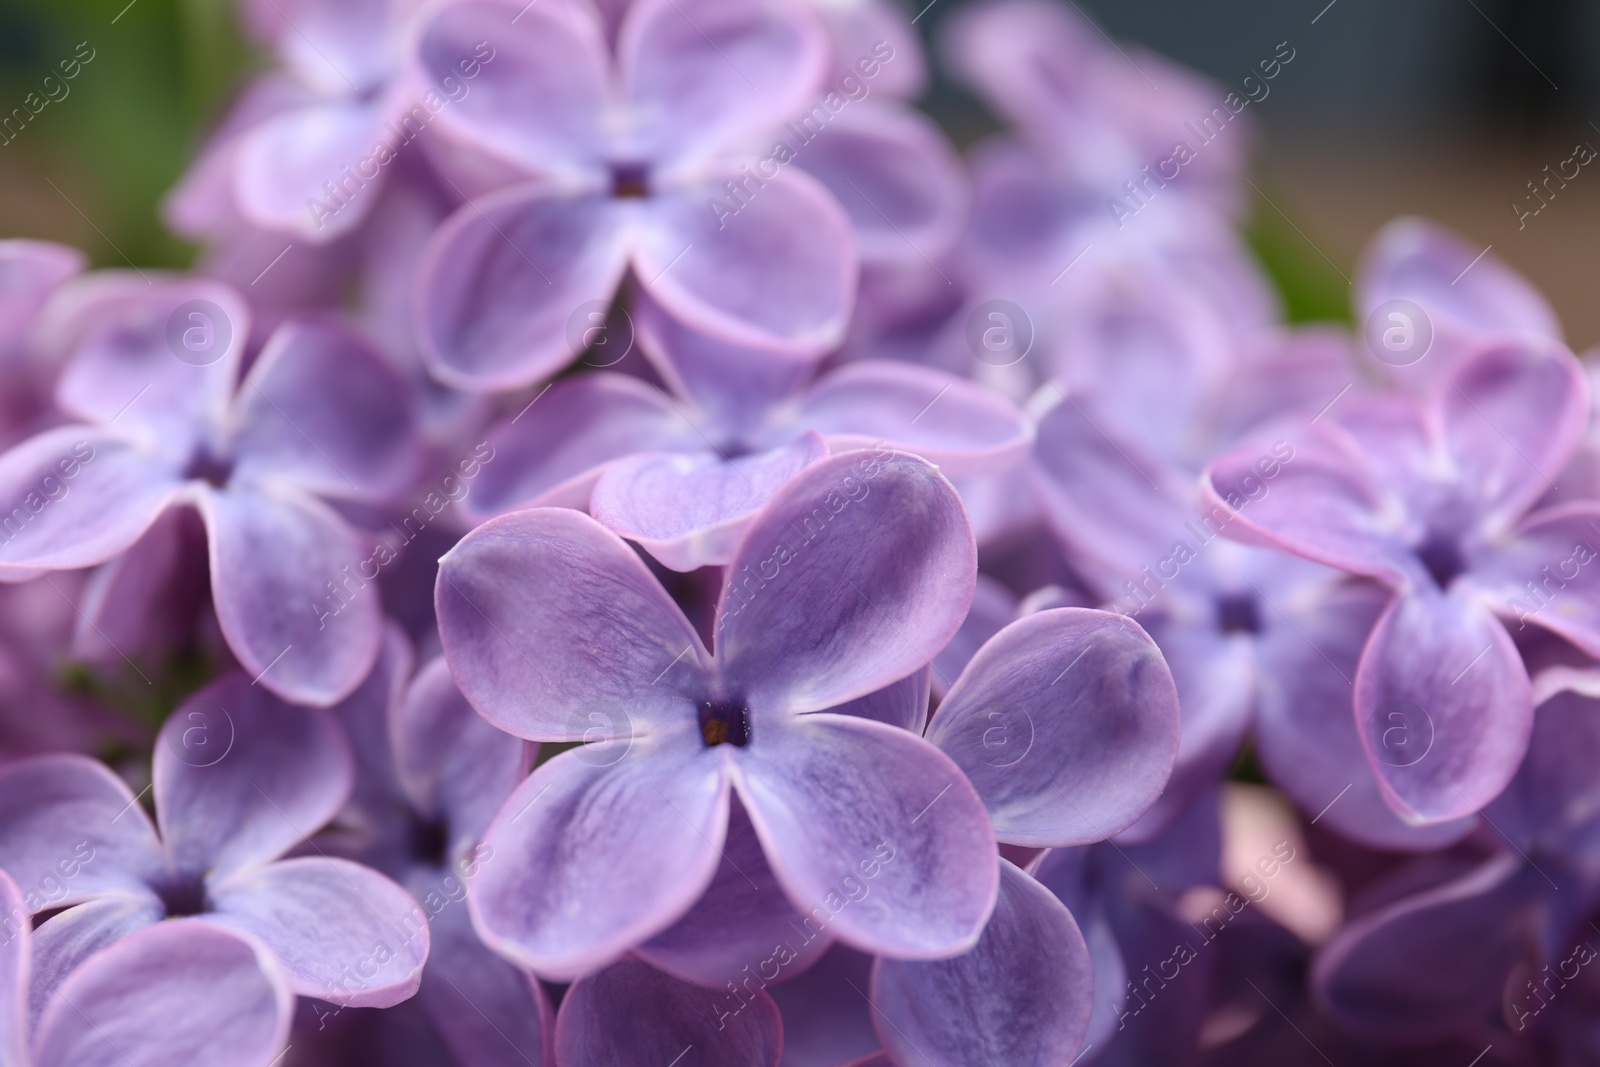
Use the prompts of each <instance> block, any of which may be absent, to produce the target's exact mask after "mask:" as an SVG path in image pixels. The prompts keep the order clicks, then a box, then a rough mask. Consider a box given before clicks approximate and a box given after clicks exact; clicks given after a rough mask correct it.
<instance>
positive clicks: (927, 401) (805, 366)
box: [465, 308, 1032, 571]
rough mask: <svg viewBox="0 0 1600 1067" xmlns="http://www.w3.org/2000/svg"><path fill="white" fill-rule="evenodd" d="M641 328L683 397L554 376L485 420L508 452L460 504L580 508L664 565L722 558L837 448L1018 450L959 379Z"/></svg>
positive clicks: (1007, 430) (1014, 423) (1024, 427)
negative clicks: (787, 486)
mask: <svg viewBox="0 0 1600 1067" xmlns="http://www.w3.org/2000/svg"><path fill="white" fill-rule="evenodd" d="M639 324H640V326H639V329H640V338H641V340H642V342H643V347H644V349H645V351H646V352H648V353H652V354H653V359H652V362H653V363H654V365H655V366H656V367H658V368H659V369H660V371H661V373H662V376H663V377H664V378H666V379H667V381H668V382H669V383H671V385H672V388H673V391H674V392H675V393H676V394H677V396H678V398H679V399H674V397H673V396H672V395H669V394H666V393H663V392H660V391H658V390H656V389H653V388H651V387H650V386H648V385H645V384H644V383H642V382H639V381H637V380H635V379H632V378H626V377H623V376H621V375H617V374H611V373H598V374H586V375H579V376H576V377H574V378H571V379H567V380H565V381H562V382H559V383H557V384H555V385H554V386H552V387H551V388H550V394H549V395H548V396H544V397H541V398H540V399H539V400H538V401H537V402H536V405H535V406H532V407H529V408H524V409H523V410H522V411H520V412H518V413H516V414H515V415H513V416H512V417H511V418H510V419H509V420H507V421H504V422H502V423H500V424H499V425H498V426H497V427H495V428H494V429H493V430H491V431H490V433H489V435H488V440H489V442H490V443H491V444H492V445H493V447H494V448H495V449H496V452H497V454H504V456H505V460H504V461H503V462H501V463H500V464H499V465H498V466H496V467H494V468H493V469H490V470H486V471H485V472H484V477H483V480H482V482H481V483H480V485H479V487H478V488H477V490H476V492H475V493H474V494H473V496H472V497H471V498H470V499H469V500H468V502H467V504H466V509H465V510H466V511H467V512H468V514H469V515H470V516H472V517H476V518H487V517H489V516H491V515H495V514H502V513H504V512H506V511H509V510H511V509H513V508H519V507H528V506H539V505H551V504H557V505H565V506H572V507H580V508H584V509H586V510H588V511H589V512H590V514H592V515H593V516H594V517H595V518H596V519H598V520H599V521H600V522H601V523H602V524H603V525H604V526H606V527H607V528H609V529H611V530H612V531H614V532H615V533H617V534H619V535H621V536H622V537H625V538H627V539H629V540H631V541H635V542H637V543H638V544H639V545H641V546H642V547H643V548H644V549H645V550H646V551H647V552H649V553H650V554H651V555H652V556H654V557H655V558H656V559H657V560H659V561H660V562H661V563H662V564H663V565H665V566H667V567H671V568H672V569H674V570H684V571H688V570H694V569H695V568H697V567H702V566H707V565H721V564H725V563H727V562H728V561H729V559H731V558H732V555H733V552H734V549H735V548H736V546H737V545H738V542H739V538H740V536H741V535H742V534H743V532H744V530H745V529H746V527H747V526H748V525H749V523H750V521H751V519H752V517H753V516H754V515H755V514H756V512H757V511H758V510H759V509H760V508H761V507H762V506H763V505H764V504H765V503H766V502H767V501H768V500H769V499H770V498H771V497H772V494H773V493H775V492H777V491H778V489H779V487H781V486H782V485H783V484H784V483H785V482H786V481H787V480H788V479H790V478H792V477H794V475H795V474H796V473H798V472H799V471H800V470H802V469H803V468H805V467H807V466H809V465H811V464H813V463H816V462H817V461H819V460H821V459H822V458H823V457H824V456H826V455H828V453H829V452H830V451H833V452H838V451H841V450H847V449H851V448H860V447H863V446H867V445H872V444H879V443H881V444H884V445H887V446H889V447H894V448H900V449H903V450H905V451H908V452H914V453H917V454H918V455H921V456H923V457H925V458H927V459H929V460H931V461H933V462H935V463H938V464H939V465H940V468H941V470H943V471H944V472H946V473H947V474H950V475H953V476H955V475H964V474H977V473H987V472H992V471H997V470H1003V469H1004V468H1005V467H1006V466H1007V465H1015V464H1016V463H1017V461H1018V460H1020V459H1021V458H1022V456H1023V455H1024V453H1025V449H1026V448H1027V445H1028V442H1029V441H1030V439H1031V436H1032V428H1031V427H1030V426H1029V424H1028V422H1027V420H1026V419H1025V418H1024V417H1023V416H1022V414H1021V413H1020V412H1018V411H1017V410H1015V409H1014V408H1012V407H1011V406H1010V405H1009V404H1007V403H1005V402H1004V401H1003V400H1001V399H999V398H997V397H994V396H992V395H990V394H989V393H987V392H985V391H984V390H981V389H979V388H978V387H976V386H973V385H971V384H969V383H967V382H964V381H962V380H961V379H959V378H953V377H950V376H948V375H945V374H940V373H938V372H935V371H931V370H924V369H921V368H914V367H910V366H907V365H904V364H897V363H887V362H867V361H863V362H859V363H852V364H849V365H847V366H844V367H841V368H839V369H837V370H834V371H831V372H829V373H826V374H823V375H821V376H820V377H817V378H816V379H814V380H812V381H810V382H807V381H806V379H807V377H808V376H809V375H810V373H811V365H810V364H809V362H797V361H782V360H775V359H773V358H771V357H769V356H767V355H766V354H765V353H761V352H753V351H751V350H748V349H742V348H737V347H734V346H730V345H725V344H718V343H716V342H714V341H712V340H710V339H709V338H706V337H703V336H698V335H694V334H691V333H689V332H688V331H686V330H683V329H682V328H681V327H678V326H676V325H675V324H674V323H673V322H672V321H671V320H669V319H667V318H666V317H665V316H663V315H661V314H659V313H658V312H653V311H651V310H650V309H649V308H645V309H641V311H640V315H639Z"/></svg>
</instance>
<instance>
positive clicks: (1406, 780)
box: [1355, 593, 1533, 823]
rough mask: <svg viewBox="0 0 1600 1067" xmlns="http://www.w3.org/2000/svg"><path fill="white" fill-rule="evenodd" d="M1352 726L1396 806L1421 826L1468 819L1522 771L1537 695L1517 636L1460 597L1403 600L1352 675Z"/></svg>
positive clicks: (1376, 630)
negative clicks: (1519, 770)
mask: <svg viewBox="0 0 1600 1067" xmlns="http://www.w3.org/2000/svg"><path fill="white" fill-rule="evenodd" d="M1355 712H1356V726H1357V728H1358V729H1359V730H1360V732H1361V742H1362V745H1363V746H1364V747H1365V748H1366V750H1367V759H1368V761H1369V762H1370V763H1371V764H1372V769H1373V770H1374V771H1376V772H1377V775H1378V783H1379V787H1380V788H1381V789H1382V790H1383V794H1384V798H1385V799H1386V800H1388V802H1389V804H1390V806H1391V807H1393V808H1394V809H1395V811H1397V812H1399V813H1400V814H1401V815H1402V816H1403V817H1405V818H1407V819H1409V820H1411V821H1415V822H1422V823H1432V822H1444V821H1446V820H1449V819H1455V818H1459V817H1461V816H1463V815H1470V814H1472V813H1473V812H1475V811H1477V810H1478V809H1479V808H1481V807H1483V806H1484V805H1485V804H1487V803H1489V801H1491V800H1493V799H1494V797H1495V796H1496V795H1497V794H1498V793H1499V792H1500V791H1501V790H1502V789H1504V788H1505V786H1506V783H1507V782H1509V781H1511V777H1512V775H1514V774H1516V772H1517V765H1518V764H1519V763H1521V762H1522V756H1523V753H1524V752H1526V751H1527V748H1528V736H1529V733H1530V731H1531V730H1532V727H1533V689H1532V685H1531V683H1530V682H1529V681H1528V672H1527V671H1526V670H1525V669H1524V668H1523V666H1522V659H1521V657H1520V656H1519V655H1518V653H1517V649H1516V646H1515V645H1513V644H1512V643H1511V637H1510V636H1509V635H1508V634H1507V633H1506V631H1505V627H1503V626H1501V625H1500V623H1499V622H1498V621H1496V620H1495V618H1494V617H1493V616H1491V615H1490V614H1489V613H1488V612H1487V611H1485V610H1484V609H1483V608H1482V607H1481V606H1479V605H1478V604H1476V603H1473V602H1472V601H1471V600H1469V599H1468V598H1466V597H1465V596H1462V595H1460V594H1457V593H1452V594H1446V595H1440V594H1438V593H1421V594H1417V595H1410V596H1401V597H1397V598H1395V600H1394V601H1393V602H1392V603H1391V604H1390V605H1389V608H1388V610H1387V611H1385V612H1384V614H1383V616H1382V618H1380V619H1379V620H1378V623H1377V625H1376V626H1375V627H1374V628H1373V630H1372V636H1371V637H1370V638H1369V639H1368V641H1367V648H1366V651H1365V652H1363V653H1362V657H1361V666H1360V669H1359V670H1358V671H1357V673H1356V678H1355Z"/></svg>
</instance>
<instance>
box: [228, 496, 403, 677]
mask: <svg viewBox="0 0 1600 1067" xmlns="http://www.w3.org/2000/svg"><path fill="white" fill-rule="evenodd" d="M200 514H201V516H202V517H203V518H204V519H205V521H206V533H207V536H208V538H209V541H210V556H211V594H212V600H213V603H215V605H216V609H217V622H218V623H219V624H220V625H221V627H222V634H223V636H224V637H226V638H227V640H228V647H229V648H231V649H232V650H233V654H234V655H235V656H236V657H238V660H239V665H240V666H241V667H243V668H244V670H245V671H246V672H247V673H248V674H249V675H250V676H251V678H252V679H256V678H259V682H258V683H257V684H259V685H263V686H266V687H267V688H268V689H270V690H272V692H274V693H276V694H278V695H279V696H281V697H283V698H284V699H285V700H289V701H293V702H295V703H300V704H314V705H316V706H318V707H328V706H329V705H331V704H336V703H338V702H339V701H340V700H343V699H344V698H345V697H347V696H349V695H350V693H351V692H352V691H354V689H355V687H356V686H357V685H359V684H361V679H363V678H365V677H366V676H367V672H368V671H370V670H371V669H372V664H373V663H374V661H376V659H377V656H378V645H379V643H380V642H381V640H382V635H383V629H382V627H383V613H382V610H381V608H380V605H379V598H378V590H377V589H376V588H375V587H373V586H372V585H371V583H370V582H369V581H367V580H365V579H364V578H362V577H361V575H360V574H359V573H358V572H359V571H360V570H361V569H362V567H363V565H364V561H365V560H366V559H367V557H368V556H369V553H368V552H367V551H365V550H364V546H363V544H362V541H361V539H360V538H359V537H358V536H357V535H356V533H355V531H353V530H352V529H351V528H350V527H349V525H347V524H346V523H345V521H344V520H343V519H342V518H340V517H339V516H338V515H337V514H336V513H335V512H334V511H333V510H332V509H330V508H329V507H328V506H327V505H325V504H323V503H322V502H321V501H318V500H316V499H314V498H312V497H309V496H305V495H303V494H301V493H300V492H298V491H296V490H294V489H291V488H290V487H288V486H271V487H269V486H260V487H256V486H245V485H234V486H230V487H229V488H227V489H225V490H222V491H218V492H212V493H206V494H204V495H203V496H202V497H201V498H200ZM329 583H333V585H332V588H333V589H334V590H336V591H337V595H335V593H334V592H330V587H329Z"/></svg>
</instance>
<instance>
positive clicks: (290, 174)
mask: <svg viewBox="0 0 1600 1067" xmlns="http://www.w3.org/2000/svg"><path fill="white" fill-rule="evenodd" d="M386 110H388V109H385V108H384V107H383V103H382V101H381V100H376V101H373V102H371V103H361V102H356V101H353V100H352V101H349V102H347V101H343V100H338V101H328V102H325V103H324V102H317V103H314V104H310V105H307V106H304V107H297V108H293V109H291V110H288V111H285V112H283V113H282V114H279V115H275V116H273V117H272V118H270V119H268V120H266V121H265V122H263V123H262V124H261V125H259V126H257V127H256V128H255V129H253V130H251V131H250V132H249V133H247V134H245V135H244V136H243V137H241V138H240V140H239V144H238V147H237V149H236V155H235V156H234V161H233V164H234V165H233V195H234V199H235V201H236V202H237V203H238V205H239V210H240V212H241V213H242V214H243V215H244V217H245V219H246V220H247V221H248V222H249V223H250V224H251V225H252V226H255V227H257V228H260V229H263V230H272V231H275V232H279V233H283V234H285V235H287V236H289V237H293V238H295V239H296V240H301V241H306V242H309V243H312V244H324V243H326V242H329V241H333V240H335V239H337V238H339V237H342V236H344V235H345V234H347V233H349V232H351V231H352V230H353V229H355V227H357V226H358V225H360V224H361V223H362V222H363V221H365V219H366V218H367V215H368V213H369V212H370V211H371V210H372V207H373V205H374V204H375V203H376V202H377V200H378V196H379V190H378V189H375V188H367V186H369V185H373V184H376V183H378V182H379V181H381V180H382V176H383V173H384V172H383V170H382V169H381V168H380V162H379V161H380V160H382V159H392V158H393V153H394V149H395V148H396V144H395V141H396V138H395V135H394V134H393V133H392V132H391V131H390V130H389V129H386V128H385V126H384V119H385V118H387V117H389V116H388V115H387V114H386ZM380 147H381V148H382V152H381V153H380V152H379V148H380ZM366 166H370V167H371V170H372V173H371V174H364V173H362V171H363V169H364V168H365V167H366ZM329 186H331V187H333V188H335V189H338V190H340V192H339V193H338V195H334V194H332V193H330V192H328V188H327V187H329Z"/></svg>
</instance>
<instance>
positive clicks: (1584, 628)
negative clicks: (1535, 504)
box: [1460, 502, 1600, 655]
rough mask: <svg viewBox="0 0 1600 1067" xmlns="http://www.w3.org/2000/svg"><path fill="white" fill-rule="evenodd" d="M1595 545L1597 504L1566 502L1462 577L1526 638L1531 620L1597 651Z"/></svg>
mask: <svg viewBox="0 0 1600 1067" xmlns="http://www.w3.org/2000/svg"><path fill="white" fill-rule="evenodd" d="M1597 550H1600V508H1597V507H1596V506H1595V505H1593V504H1588V503H1577V502H1574V503H1571V504H1563V505H1560V506H1558V507H1555V508H1551V509H1549V510H1545V511H1540V512H1536V513H1535V514H1533V515H1530V516H1529V517H1528V518H1527V519H1526V520H1524V521H1523V523H1522V524H1521V525H1520V526H1518V527H1517V528H1516V529H1515V530H1514V531H1513V532H1512V533H1511V535H1510V536H1509V537H1506V538H1503V539H1500V540H1498V541H1496V542H1491V543H1490V544H1489V545H1486V546H1484V547H1483V548H1482V549H1481V550H1480V551H1479V552H1478V553H1477V554H1476V555H1475V556H1474V558H1473V559H1472V563H1471V569H1470V570H1469V571H1467V573H1466V574H1464V575H1462V577H1461V579H1460V581H1461V582H1462V584H1464V585H1467V586H1470V587H1471V588H1472V589H1474V590H1477V591H1478V592H1479V593H1480V594H1481V595H1482V597H1483V602H1484V604H1485V605H1486V606H1487V607H1489V608H1490V609H1491V610H1493V611H1495V612H1496V613H1497V614H1499V615H1500V616H1501V617H1502V618H1504V619H1505V621H1506V626H1507V628H1508V629H1509V630H1510V631H1511V632H1512V634H1514V635H1517V636H1525V633H1526V630H1527V627H1528V624H1530V623H1532V624H1533V625H1535V626H1540V627H1543V628H1544V629H1546V630H1550V631H1552V632H1554V633H1557V634H1560V635H1561V636H1562V637H1564V638H1566V639H1567V640H1568V641H1571V642H1572V643H1573V644H1575V645H1577V646H1578V647H1580V648H1582V649H1584V650H1585V651H1586V652H1588V653H1589V654H1590V655H1600V597H1597V595H1596V594H1597V591H1600V590H1597V588H1596V585H1595V574H1596V573H1597V568H1595V567H1592V566H1590V564H1592V563H1594V562H1595V558H1596V556H1597V555H1600V551H1597Z"/></svg>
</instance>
